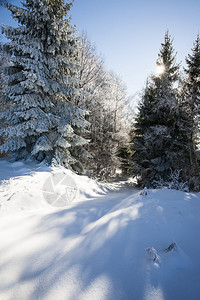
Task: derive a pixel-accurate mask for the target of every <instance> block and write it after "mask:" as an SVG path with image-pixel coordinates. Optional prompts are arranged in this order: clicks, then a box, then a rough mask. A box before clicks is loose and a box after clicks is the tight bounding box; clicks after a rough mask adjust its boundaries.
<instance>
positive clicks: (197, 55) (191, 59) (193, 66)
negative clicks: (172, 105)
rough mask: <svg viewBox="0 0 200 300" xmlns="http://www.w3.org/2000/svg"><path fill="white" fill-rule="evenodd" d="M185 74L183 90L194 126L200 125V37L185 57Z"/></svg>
mask: <svg viewBox="0 0 200 300" xmlns="http://www.w3.org/2000/svg"><path fill="white" fill-rule="evenodd" d="M186 63H187V68H186V69H185V72H186V74H187V78H186V82H185V84H184V92H185V95H186V98H187V100H188V101H189V104H190V106H191V109H192V113H193V118H194V121H195V123H196V124H195V125H196V126H200V120H199V118H200V37H199V35H197V39H196V40H195V42H194V47H193V48H192V54H189V55H188V57H187V58H186Z"/></svg>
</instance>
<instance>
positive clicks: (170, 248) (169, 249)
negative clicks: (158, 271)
mask: <svg viewBox="0 0 200 300" xmlns="http://www.w3.org/2000/svg"><path fill="white" fill-rule="evenodd" d="M172 249H175V250H176V243H175V242H172V243H171V244H170V245H169V247H167V248H166V249H165V252H169V251H171V250H172Z"/></svg>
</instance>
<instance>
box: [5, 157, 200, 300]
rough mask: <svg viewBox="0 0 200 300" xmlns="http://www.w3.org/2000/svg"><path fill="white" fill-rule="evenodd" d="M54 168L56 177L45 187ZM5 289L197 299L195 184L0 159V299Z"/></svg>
mask: <svg viewBox="0 0 200 300" xmlns="http://www.w3.org/2000/svg"><path fill="white" fill-rule="evenodd" d="M60 174H63V178H66V179H67V180H68V181H69V183H68V185H70V187H69V188H68V189H67V192H66V190H65V185H67V184H66V182H65V181H62V180H61V179H60V177H59V176H60ZM57 175H58V176H57ZM52 176H53V177H52ZM56 176H57V177H56ZM52 178H53V180H54V179H55V180H57V179H59V180H60V182H59V180H57V181H54V186H53V189H52V190H51V188H52V186H51V184H49V182H50V181H51V180H52ZM56 178H57V179H56ZM70 180H71V181H72V182H73V183H74V182H75V185H76V187H75V186H72V185H73V184H72V185H71V183H70ZM61 181H62V182H61ZM55 182H56V183H55ZM62 183H64V184H62ZM48 184H49V191H47V185H48ZM69 191H70V193H71V194H70V195H71V196H69ZM66 193H68V194H67V195H68V197H67V198H66V199H65V198H64V197H65V194H66ZM53 195H54V196H55V197H54V199H53ZM56 205H57V206H60V207H56ZM63 205H65V206H63ZM173 242H174V243H175V246H174V244H172V243H173ZM171 244H172V246H171V247H170V245H171ZM173 246H174V247H173ZM149 248H150V249H149ZM167 248H168V251H167V250H166V249H167ZM171 248H172V249H171ZM147 249H148V250H147ZM7 299H9V300H29V299H30V300H39V299H40V300H43V299H44V300H68V299H69V300H79V299H80V300H108V299H109V300H118V299H122V300H140V299H141V300H189V299H190V300H199V299H200V194H199V193H184V192H179V191H174V190H166V189H163V190H149V191H148V195H146V196H145V195H141V191H139V190H135V189H133V188H131V187H129V188H128V187H127V186H124V187H121V188H120V189H118V184H117V183H116V184H112V185H108V184H99V183H97V182H95V181H94V180H92V179H89V178H87V177H85V176H78V175H75V174H72V173H71V172H70V171H67V170H64V169H63V168H56V167H53V168H49V167H46V166H44V165H43V164H38V165H37V164H34V163H31V162H29V163H28V162H26V163H25V162H15V163H10V162H8V161H7V160H5V159H2V160H0V300H7Z"/></svg>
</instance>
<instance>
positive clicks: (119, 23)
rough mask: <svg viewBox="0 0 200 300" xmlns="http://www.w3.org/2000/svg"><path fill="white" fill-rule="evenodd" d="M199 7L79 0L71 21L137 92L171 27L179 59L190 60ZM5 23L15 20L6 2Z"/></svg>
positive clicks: (175, 0) (1, 17) (0, 14)
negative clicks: (186, 57)
mask: <svg viewBox="0 0 200 300" xmlns="http://www.w3.org/2000/svg"><path fill="white" fill-rule="evenodd" d="M12 3H14V4H19V3H20V1H18V0H15V1H12ZM199 12H200V1H199V0H190V1H188V0H187V1H186V0H182V1H181V0H168V1H163V0H159V1H157V0H138V1H134V0H75V1H74V5H73V8H72V10H71V15H72V24H77V28H78V30H79V31H80V33H81V32H82V31H85V32H87V34H88V36H89V38H90V40H91V41H92V43H94V44H95V45H96V47H97V50H98V52H99V53H101V54H102V56H103V57H104V59H105V63H106V66H107V68H108V69H111V70H113V71H114V72H116V73H118V74H119V75H120V76H121V78H122V80H123V81H124V82H125V84H126V85H127V88H128V92H129V93H130V94H134V93H136V92H137V91H140V90H141V89H142V88H143V87H144V83H145V81H146V79H147V76H148V75H150V74H151V73H152V72H154V70H155V62H156V59H157V55H158V52H159V49H160V44H161V42H163V38H164V34H165V32H166V30H167V29H168V30H169V33H170V34H171V36H172V37H173V38H174V48H175V50H176V51H177V52H178V53H177V61H178V62H180V61H182V64H184V63H185V62H184V61H185V56H187V55H188V53H190V52H191V48H192V47H193V42H194V40H195V39H196V35H197V33H199V32H200V17H199V16H200V15H199ZM0 23H6V24H10V23H11V18H10V17H9V14H8V13H6V12H5V9H3V8H1V9H0Z"/></svg>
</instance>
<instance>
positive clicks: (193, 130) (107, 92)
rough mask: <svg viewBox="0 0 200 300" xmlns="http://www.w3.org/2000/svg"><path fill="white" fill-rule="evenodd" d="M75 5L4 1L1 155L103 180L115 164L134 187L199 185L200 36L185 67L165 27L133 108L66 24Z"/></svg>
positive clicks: (112, 172)
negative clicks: (8, 16) (8, 21)
mask: <svg viewBox="0 0 200 300" xmlns="http://www.w3.org/2000/svg"><path fill="white" fill-rule="evenodd" d="M72 4H73V1H69V2H67V3H66V2H65V1H63V0H42V1H41V0H26V1H25V2H24V4H23V7H17V6H15V5H12V4H10V3H8V2H6V3H4V5H5V6H6V7H7V9H8V10H9V11H10V12H11V13H12V16H13V18H14V19H15V20H17V21H18V27H17V28H13V27H10V26H6V25H5V26H3V27H2V33H3V34H5V36H6V38H7V39H8V42H6V43H5V44H3V45H2V47H1V56H0V65H1V77H0V92H1V94H0V101H1V102H0V104H1V109H0V111H1V112H0V124H1V129H0V138H1V140H0V143H1V145H0V152H1V155H9V157H10V158H12V159H16V160H20V159H27V158H29V159H30V158H31V159H34V160H37V161H45V162H46V163H47V164H61V165H64V166H66V167H67V168H70V169H72V170H74V171H75V172H77V173H79V174H84V173H85V172H87V174H91V175H92V176H95V177H97V178H100V179H108V178H112V177H114V176H116V171H117V173H119V170H121V172H122V175H123V174H126V175H130V176H134V177H135V178H136V179H137V183H138V185H140V186H147V187H162V186H167V187H171V188H177V189H182V190H184V189H187V188H190V189H192V190H200V184H199V182H200V174H199V173H200V169H199V168H200V157H199V149H198V144H199V126H200V121H199V111H200V110H199V103H200V38H199V36H197V39H196V40H195V41H194V45H193V48H192V50H191V53H190V54H188V57H187V58H186V65H187V68H186V69H185V70H184V72H182V73H181V66H180V64H177V62H176V52H175V50H174V48H173V39H172V38H171V36H170V34H169V32H166V34H165V36H164V42H163V43H162V44H161V48H160V51H159V53H158V60H157V61H156V65H157V72H156V74H152V75H151V76H150V77H149V78H148V79H147V83H146V86H145V88H144V89H143V91H142V92H141V99H140V101H139V104H138V110H137V114H136V116H135V114H134V113H133V112H132V110H131V97H130V96H128V93H127V90H126V87H125V85H124V83H123V81H122V80H121V78H120V77H119V76H117V75H116V74H114V73H112V72H109V71H108V70H107V69H106V67H105V65H104V62H103V59H102V58H101V56H100V55H98V53H97V50H96V49H95V47H94V46H93V45H92V43H91V42H90V40H89V39H88V37H87V36H86V35H85V34H83V35H81V36H80V35H78V34H77V31H76V28H75V27H74V26H72V25H71V19H70V17H69V12H70V8H71V6H72ZM133 85H134V82H133Z"/></svg>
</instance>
